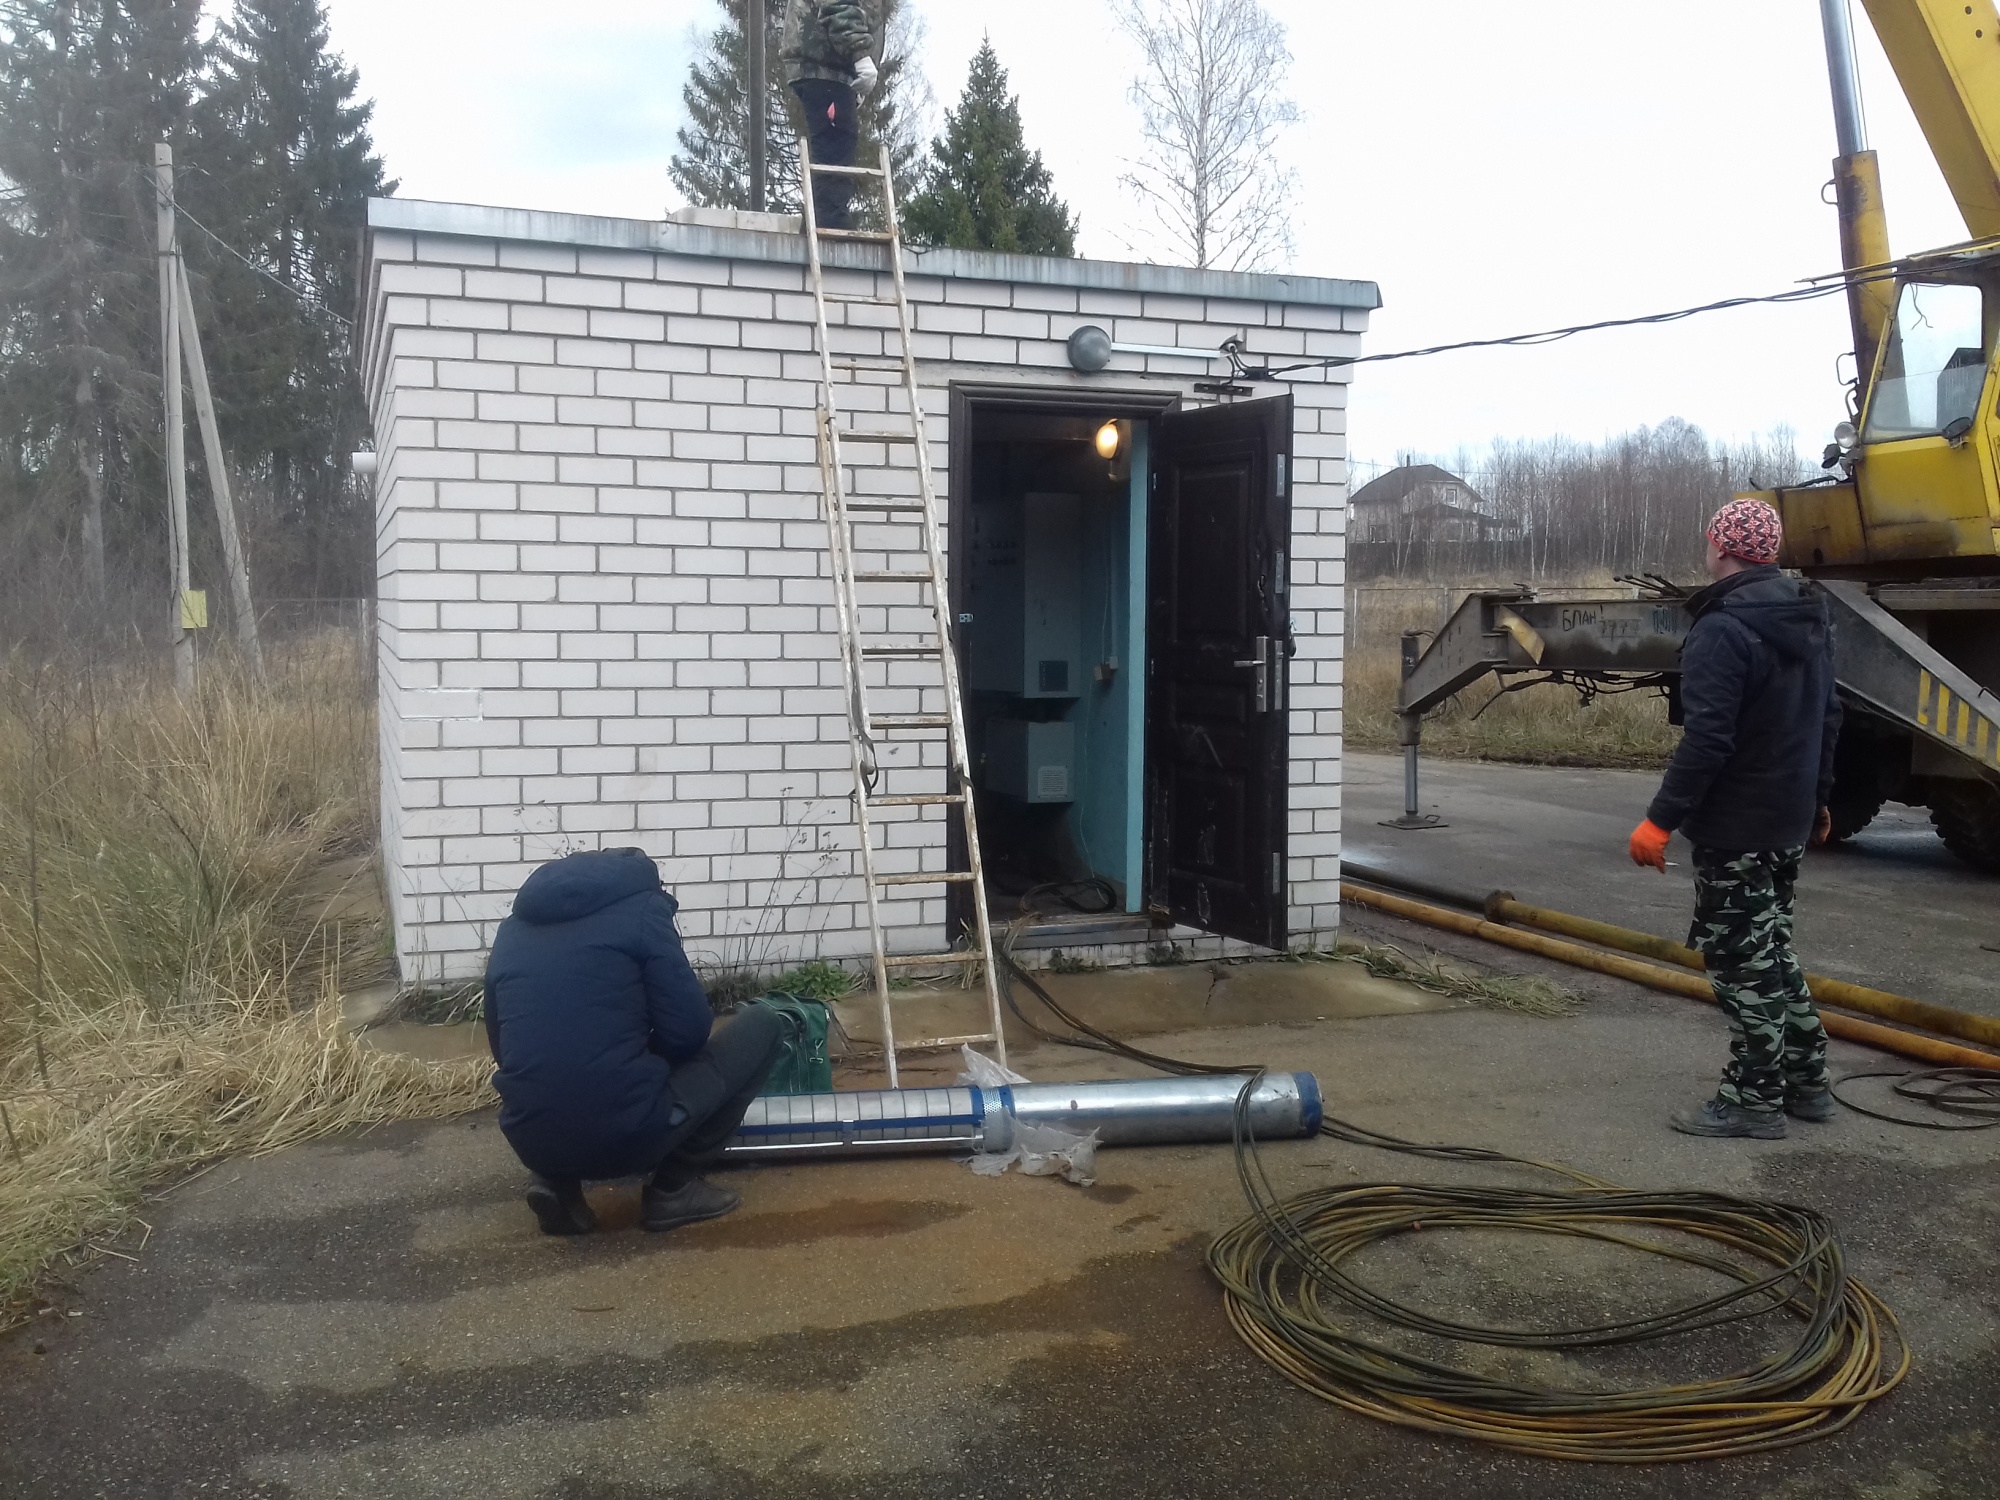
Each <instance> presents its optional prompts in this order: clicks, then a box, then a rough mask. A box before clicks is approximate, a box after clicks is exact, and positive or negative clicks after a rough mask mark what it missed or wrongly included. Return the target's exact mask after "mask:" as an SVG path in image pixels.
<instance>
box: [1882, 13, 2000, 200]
mask: <svg viewBox="0 0 2000 1500" xmlns="http://www.w3.org/2000/svg"><path fill="white" fill-rule="evenodd" d="M1861 3H1862V6H1863V7H1864V8H1865V9H1866V10H1867V12H1868V19H1869V21H1870V23H1871V24H1872V25H1873V26H1874V28H1875V35H1876V37H1877V38H1878V39H1880V41H1881V43H1882V50H1883V51H1884V52H1886V53H1887V54H1888V56H1889V65H1890V66H1891V67H1892V68H1894V69H1895V70H1896V81H1897V82H1898V83H1900V84H1901V85H1902V87H1903V96H1904V97H1905V98H1906V99H1908V100H1909V101H1910V108H1911V110H1912V111H1913V112H1914V113H1915V114H1916V117H1917V124H1918V125H1919V126H1920V127H1921V128H1922V129H1923V132H1924V139H1925V140H1926V141H1928V142H1929V143H1930V148H1931V154H1932V155H1933V156H1935V157H1936V158H1937V164H1938V166H1939V168H1941V169H1942V170H1943V172H1944V180H1945V184H1946V186H1947V187H1949V188H1950V189H1951V195H1952V197H1953V198H1954V199H1955V200H1957V203H1958V211H1959V214H1960V216H1961V217H1963V218H1964V220H1965V228H1966V232H1967V233H1968V234H1970V235H1971V237H1972V238H1973V239H1976V240H1983V239H1989V238H1993V237H1996V236H2000V11H1996V10H1995V8H1994V0H1861Z"/></svg>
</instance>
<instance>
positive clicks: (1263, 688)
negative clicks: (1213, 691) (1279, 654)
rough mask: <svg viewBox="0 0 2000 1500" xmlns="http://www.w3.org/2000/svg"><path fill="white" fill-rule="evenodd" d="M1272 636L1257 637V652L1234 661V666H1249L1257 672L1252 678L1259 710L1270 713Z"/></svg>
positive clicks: (1252, 689)
mask: <svg viewBox="0 0 2000 1500" xmlns="http://www.w3.org/2000/svg"><path fill="white" fill-rule="evenodd" d="M1270 663H1271V638H1270V637H1269V636H1268V635H1260V636H1258V637H1257V654H1256V655H1255V656H1253V657H1251V658H1249V659H1248V660H1247V661H1233V662H1231V663H1230V665H1231V666H1232V667H1248V668H1250V670H1251V671H1252V672H1253V673H1254V674H1255V675H1254V676H1253V677H1252V678H1251V682H1252V688H1251V691H1252V693H1253V694H1254V695H1255V696H1256V699H1257V712H1258V713H1260V714H1261V713H1269V712H1270V709H1271V666H1270Z"/></svg>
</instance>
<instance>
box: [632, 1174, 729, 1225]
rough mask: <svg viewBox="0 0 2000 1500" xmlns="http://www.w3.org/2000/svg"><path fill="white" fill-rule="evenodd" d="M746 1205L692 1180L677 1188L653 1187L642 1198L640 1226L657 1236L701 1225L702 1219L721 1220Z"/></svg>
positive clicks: (726, 1193)
mask: <svg viewBox="0 0 2000 1500" xmlns="http://www.w3.org/2000/svg"><path fill="white" fill-rule="evenodd" d="M742 1202H743V1199H742V1196H741V1195H740V1194H737V1193H732V1192H730V1191H729V1189H728V1188H719V1187H716V1186H714V1185H713V1184H712V1183H707V1182H703V1181H702V1180H701V1179H700V1178H699V1177H695V1178H691V1179H689V1180H688V1181H687V1182H684V1183H682V1184H681V1185H680V1186H679V1187H677V1188H664V1187H660V1186H658V1185H656V1184H653V1183H648V1184H647V1185H646V1190H645V1192H643V1193H641V1194H640V1195H639V1222H640V1223H641V1224H644V1225H645V1226H646V1227H647V1228H648V1229H650V1230H652V1231H653V1232H654V1233H655V1234H659V1233H662V1232H663V1231H665V1230H669V1229H679V1228H680V1227H681V1225H683V1224H699V1223H700V1222H701V1221H702V1220H703V1219H719V1218H721V1217H722V1216H723V1215H724V1214H726V1213H728V1212H730V1211H731V1210H732V1209H734V1208H736V1207H737V1206H738V1205H739V1204H741V1203H742Z"/></svg>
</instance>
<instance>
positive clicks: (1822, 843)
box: [1812, 807, 1833, 849]
mask: <svg viewBox="0 0 2000 1500" xmlns="http://www.w3.org/2000/svg"><path fill="white" fill-rule="evenodd" d="M1832 837H1833V811H1832V809H1830V808H1825V807H1822V808H1821V809H1820V810H1819V816H1818V817H1816V818H1814V819H1813V831H1812V846H1813V848H1815V849H1824V848H1825V847H1826V845H1827V841H1828V840H1829V839H1831V838H1832Z"/></svg>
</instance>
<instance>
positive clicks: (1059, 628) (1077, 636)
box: [966, 494, 1084, 698]
mask: <svg viewBox="0 0 2000 1500" xmlns="http://www.w3.org/2000/svg"><path fill="white" fill-rule="evenodd" d="M971 509H972V548H971V559H970V562H971V568H970V572H971V577H970V579H969V580H968V584H969V587H968V590H967V600H966V602H967V603H968V604H969V605H970V606H971V613H972V632H971V634H972V641H971V646H972V650H971V658H972V659H971V667H970V673H969V679H970V680H969V683H968V685H969V686H970V687H972V688H973V689H974V690H976V691H979V692H992V693H1012V694H1014V695H1016V696H1017V697H1021V698H1075V697H1077V696H1079V695H1080V694H1081V693H1082V691H1083V677H1084V670H1083V659H1082V652H1083V514H1082V510H1083V502H1082V500H1081V499H1080V498H1079V497H1078V496H1075V495H1046V494H1034V495H1026V496H1023V497H1022V500H1021V502H1020V503H1019V504H1018V505H1012V504H1006V503H1001V504H989V505H976V506H973V507H972V508H971Z"/></svg>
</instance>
